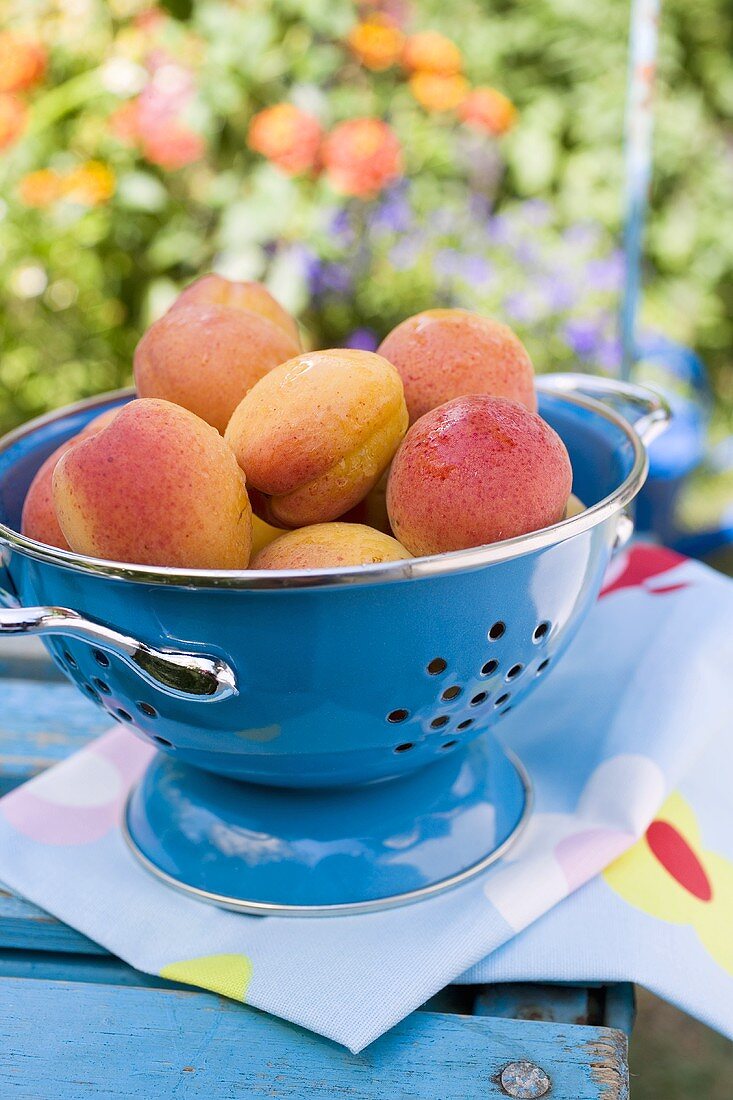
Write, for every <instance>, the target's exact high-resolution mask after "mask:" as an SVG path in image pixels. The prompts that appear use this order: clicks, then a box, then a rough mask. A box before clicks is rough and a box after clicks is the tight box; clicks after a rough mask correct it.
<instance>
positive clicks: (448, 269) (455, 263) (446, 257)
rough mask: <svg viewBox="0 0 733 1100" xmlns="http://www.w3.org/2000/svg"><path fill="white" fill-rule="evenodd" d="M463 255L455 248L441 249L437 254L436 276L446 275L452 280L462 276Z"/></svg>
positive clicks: (435, 262)
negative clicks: (454, 277)
mask: <svg viewBox="0 0 733 1100" xmlns="http://www.w3.org/2000/svg"><path fill="white" fill-rule="evenodd" d="M461 259H462V257H461V253H460V252H458V250H457V249H455V248H441V249H439V250H438V251H437V252H436V253H435V257H434V259H433V269H434V270H435V273H436V275H444V276H447V277H448V278H451V277H452V276H454V275H458V274H460V270H461Z"/></svg>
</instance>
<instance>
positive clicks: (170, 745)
mask: <svg viewBox="0 0 733 1100" xmlns="http://www.w3.org/2000/svg"><path fill="white" fill-rule="evenodd" d="M153 741H157V742H158V744H159V745H163V746H164V748H166V749H172V748H173V742H172V741H168V740H167V739H166V738H165V737H158V735H157V734H156V735H155V736H154V737H153Z"/></svg>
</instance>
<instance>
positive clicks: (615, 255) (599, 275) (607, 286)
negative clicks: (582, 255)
mask: <svg viewBox="0 0 733 1100" xmlns="http://www.w3.org/2000/svg"><path fill="white" fill-rule="evenodd" d="M624 270H625V269H624V257H623V253H622V252H619V251H615V252H612V253H611V254H610V255H609V256H603V257H602V258H601V259H598V260H590V261H589V263H588V264H587V266H586V268H585V274H586V278H587V280H588V285H589V286H590V287H592V289H593V290H598V291H601V292H602V293H613V292H615V291H618V290H620V288H621V284H622V283H623V278H624Z"/></svg>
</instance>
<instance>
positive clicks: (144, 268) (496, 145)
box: [0, 0, 733, 429]
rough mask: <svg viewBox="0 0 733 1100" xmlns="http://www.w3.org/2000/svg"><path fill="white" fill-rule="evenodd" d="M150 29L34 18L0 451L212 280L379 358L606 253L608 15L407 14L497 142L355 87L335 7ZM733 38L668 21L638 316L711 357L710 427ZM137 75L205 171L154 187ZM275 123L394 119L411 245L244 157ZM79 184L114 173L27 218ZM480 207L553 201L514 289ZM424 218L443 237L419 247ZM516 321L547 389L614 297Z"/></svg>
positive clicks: (515, 270)
mask: <svg viewBox="0 0 733 1100" xmlns="http://www.w3.org/2000/svg"><path fill="white" fill-rule="evenodd" d="M166 7H167V9H168V11H169V12H170V13H171V17H168V18H164V19H162V20H161V21H160V22H159V23H157V24H156V25H155V26H154V27H151V26H148V25H145V21H144V20H142V21H141V20H140V18H139V16H140V13H141V10H142V9H141V6H140V4H139V3H136V0H112V2H111V3H107V2H103V0H93V2H91V3H90V4H89V5H88V6H87V7H86V8H84V9H79V8H78V6H77V5H73V6H72V5H69V6H68V8H66V7H65V5H64V3H63V2H61V3H53V4H52V3H51V2H50V0H48V2H47V3H44V2H43V0H40V2H39V3H38V4H36V5H34V9H33V10H34V13H35V14H34V16H33V18H34V20H35V23H34V24H33V26H34V27H35V29H36V32H37V33H38V34H39V35H40V36H42V37H43V38H44V40H45V41H46V43H47V45H48V47H49V54H50V65H49V73H48V74H47V77H46V79H45V81H44V82H43V84H42V85H40V86H39V87H38V88H36V89H32V90H31V91H30V92H28V93H27V99H28V102H29V107H30V114H29V125H28V128H27V130H26V133H25V134H24V135H23V136H22V137H21V138H20V140H18V141H17V142H16V143H15V144H14V145H13V146H11V147H8V148H6V149H5V150H3V151H2V152H1V153H0V193H2V196H3V206H2V211H3V220H2V222H0V225H1V227H2V230H1V235H0V273H1V276H2V277H1V278H0V310H1V311H2V318H3V323H2V332H1V333H0V428H2V429H5V428H7V427H10V426H11V425H12V424H14V423H16V422H18V421H19V420H22V419H24V418H26V417H28V416H30V415H33V414H35V413H37V412H41V411H43V410H45V409H46V408H49V407H52V406H55V405H58V404H62V403H64V402H67V401H70V400H73V399H75V398H77V397H80V396H83V395H86V394H88V393H92V392H94V391H97V390H100V389H106V388H110V387H113V386H116V385H119V384H122V383H124V382H126V381H127V380H128V379H129V376H130V364H131V359H132V352H133V350H134V346H135V343H136V341H137V339H138V338H139V336H140V334H141V332H142V330H143V329H144V327H145V325H146V324H148V323H149V322H150V320H151V319H152V318H153V317H154V316H156V315H157V314H159V313H160V312H161V310H163V309H164V308H165V307H166V306H167V305H168V304H169V302H170V301H171V299H172V297H173V296H174V294H175V293H176V291H177V289H178V288H179V287H180V286H182V285H183V284H185V282H186V281H188V280H190V279H191V278H193V277H194V276H195V275H197V274H198V273H199V272H200V271H202V270H206V269H208V268H210V267H211V266H214V265H215V266H216V267H217V269H218V270H221V271H222V272H224V273H225V274H229V275H230V276H233V277H242V278H267V279H268V281H269V282H270V284H271V285H272V286H273V288H274V289H275V291H276V292H277V293H278V294H279V295H280V296H281V297H282V298H283V300H284V302H285V304H286V305H288V306H290V307H291V308H294V309H296V310H297V311H299V312H300V313H301V315H302V317H303V318H304V320H305V321H306V323H307V326H308V328H309V330H310V334H311V339H312V341H313V342H314V343H321V342H324V341H326V342H331V341H338V340H343V339H344V338H346V337H347V336H348V334H349V333H350V332H351V331H352V330H353V329H355V328H360V327H367V328H369V329H371V330H373V331H374V332H375V333H376V334H377V335H379V334H381V333H382V332H383V331H386V329H388V328H389V326H390V325H391V324H392V323H394V321H396V320H398V319H399V318H401V317H403V316H405V315H407V314H409V313H410V312H412V311H414V310H415V309H417V308H422V307H424V306H425V305H429V304H432V303H433V302H435V301H436V300H437V301H451V302H460V303H464V304H467V305H471V306H474V307H476V308H483V309H487V310H491V311H493V312H498V313H500V314H502V313H504V312H505V310H506V309H507V308H508V307H507V301H508V296H509V295H511V294H513V293H514V292H520V291H522V292H523V293H524V294H525V297H526V295H527V294H529V296H530V297H531V296H532V295H533V294H539V291H538V290H537V288H536V287H534V286H527V285H524V286H522V283H523V281H524V282H525V283H526V282H527V281H528V280H531V279H539V278H540V275H543V273H544V274H545V275H546V274H547V272H550V273H551V272H552V271H553V270H554V269H556V270H557V271H558V276H559V277H562V276H563V274H564V269H565V268H570V267H572V257H569V255H568V247H567V240H566V236H565V233H566V230H567V227H570V226H573V225H575V224H578V223H587V222H592V223H595V224H596V225H597V226H598V234H597V243H596V246H594V248H595V252H593V255H595V256H602V255H604V254H606V253H608V252H609V250H610V249H611V247H612V245H613V242H614V239H616V240H617V239H618V234H619V230H620V225H621V217H622V210H621V193H622V159H621V149H622V137H621V136H622V129H623V109H624V93H625V80H626V65H627V56H626V55H627V43H626V37H627V23H628V8H627V5H626V4H619V3H615V2H614V0H599V2H598V3H596V4H589V3H588V2H587V0H523V2H522V3H521V4H514V3H509V0H493V2H492V3H491V4H487V3H484V2H483V0H453V3H452V4H450V5H446V4H444V3H442V2H441V0H422V2H421V3H419V4H417V5H416V6H415V8H414V10H413V15H412V16H411V18H410V21H409V24H408V27H407V29H408V30H412V29H424V28H435V29H439V30H443V31H444V32H445V33H446V34H447V35H449V36H450V37H451V38H453V39H454V40H455V41H456V42H457V43H458V45H459V46H460V48H461V50H462V52H463V56H464V62H465V71H466V75H467V77H468V78H469V80H470V82H471V83H472V84H490V85H493V86H495V87H497V88H499V89H501V90H502V91H504V92H506V93H507V94H508V95H509V96H510V97H511V98H512V99H513V101H514V102H515V103H516V104H517V106H518V108H519V111H520V119H519V123H518V125H517V126H516V128H515V129H514V130H513V131H512V132H511V133H509V134H508V135H507V136H505V137H504V138H502V139H501V140H499V141H496V140H494V139H492V138H490V137H489V136H488V135H476V134H472V133H471V132H470V131H468V130H467V129H466V128H465V127H463V126H462V125H461V124H460V123H459V122H458V120H457V119H456V118H455V117H454V116H453V115H445V114H429V113H427V112H426V111H425V110H424V109H423V108H422V107H420V106H419V105H418V104H417V103H416V101H415V100H414V98H413V97H412V95H411V93H410V91H409V89H408V87H407V84H406V81H405V75H404V74H403V73H401V72H400V71H399V70H398V69H391V70H389V71H387V72H384V73H375V72H370V71H369V70H367V69H365V68H363V67H362V66H361V65H360V64H359V63H358V62H357V61H356V59H355V58H354V57H353V56H352V55H351V53H350V51H349V49H348V47H347V45H346V43H345V37H346V35H347V34H348V32H349V29H350V27H351V26H352V25H353V23H354V22H355V19H356V11H355V8H354V6H353V5H352V4H351V3H350V2H349V0H248V3H246V4H236V3H227V2H225V0H197V2H195V3H194V4H192V5H189V4H187V3H183V2H180V0H175V2H173V0H171V2H170V3H167V4H166ZM0 10H1V8H0ZM10 16H11V18H9V19H7V20H6V19H3V23H11V24H12V23H13V22H18V21H19V14H18V11H17V6H15V5H11V11H10ZM23 26H24V27H26V29H27V26H28V19H27V18H26V17H24V20H23ZM732 28H733V18H732V16H731V11H730V8H729V6H728V4H727V3H726V2H725V0H665V4H664V11H663V19H662V28H661V31H662V33H661V63H660V78H659V89H658V120H657V130H656V142H655V176H654V186H653V193H652V214H651V219H650V225H649V232H648V264H647V272H646V295H645V302H644V320H645V322H646V323H647V324H649V325H652V326H655V327H658V328H660V329H661V330H662V331H664V332H665V333H667V334H668V335H670V336H672V337H675V338H678V339H680V340H682V341H684V342H688V343H691V344H692V345H694V346H695V347H696V348H697V349H698V350H700V351H701V352H702V354H703V355H704V356H705V357H706V358H707V360H708V361H709V363H710V364H711V365H712V367H713V369H714V374H715V383H716V387H717V392H718V395H719V397H720V398H721V401H722V402H724V403H725V404H727V406H728V407H733V369H732V368H731V364H730V356H729V351H728V349H729V347H730V346H731V342H732V341H733V327H732V326H733V320H732V319H731V309H730V306H731V302H732V301H733V228H731V224H732V223H731V220H730V218H729V217H728V207H729V204H730V200H731V194H733V157H732V156H731V144H730V138H731V135H730V130H729V125H730V117H731V113H732V111H733V70H731V67H730V61H729V59H730V53H731V46H732V45H733V41H732V40H733V29H732ZM151 51H158V52H159V53H160V52H161V51H163V53H164V55H165V57H166V58H167V59H168V60H169V61H170V62H172V63H173V65H174V67H175V66H179V68H180V69H182V70H183V72H184V73H186V72H188V73H190V74H192V79H193V81H194V82H195V94H192V95H190V96H188V97H187V96H185V95H184V96H183V97H182V106H181V113H182V117H183V118H184V121H185V125H186V126H187V127H189V128H190V129H191V130H192V131H194V132H198V133H201V134H203V135H205V138H206V151H205V155H204V156H202V157H200V158H199V159H194V160H193V161H192V163H190V164H189V165H187V166H185V167H181V168H171V167H165V166H161V165H160V164H159V163H154V160H155V158H153V159H152V160H151V158H150V156H148V155H146V154H145V151H144V150H142V149H141V148H140V145H139V144H135V143H132V144H130V143H129V142H128V143H126V142H125V141H123V140H120V137H119V136H118V135H117V134H116V133H115V131H114V128H113V127H112V125H111V123H110V119H111V117H113V116H114V114H115V112H116V111H117V110H118V109H119V108H120V107H121V106H124V105H125V103H127V102H129V101H131V100H132V99H134V97H135V95H137V93H138V92H139V91H140V88H141V86H142V85H144V84H145V82H146V81H149V80H150V78H151V71H152V70H151V64H150V54H151ZM184 100H185V102H183V101H184ZM282 101H288V102H292V103H295V104H296V105H298V106H300V107H301V108H303V109H305V110H307V111H309V112H310V113H313V114H315V115H316V116H317V117H318V118H319V119H320V121H321V123H322V125H323V127H324V129H326V130H328V129H329V128H331V127H333V126H334V125H335V124H337V123H338V122H339V121H341V120H344V119H349V118H353V117H358V116H365V115H376V116H377V117H381V118H385V119H387V121H388V122H389V123H390V125H391V126H392V127H393V128H394V130H395V132H396V133H397V135H398V137H399V139H400V141H401V143H402V145H403V148H404V153H405V163H406V171H407V175H408V177H409V179H410V181H411V183H410V187H409V190H408V192H407V195H408V200H409V206H410V210H411V218H412V222H411V225H410V226H409V227H404V226H403V227H401V228H398V229H394V228H392V229H390V230H384V231H377V230H376V229H375V228H374V226H375V224H376V222H374V218H375V217H377V214H378V210H379V204H378V203H377V204H374V203H368V202H364V201H363V200H361V199H350V200H349V199H345V198H343V197H341V196H338V195H336V194H335V193H334V192H333V191H332V190H331V189H330V187H329V185H328V183H327V182H326V181H325V180H323V179H313V178H310V177H308V176H305V177H298V178H291V177H288V176H285V175H283V174H281V173H280V172H279V171H278V170H277V169H276V168H274V167H273V166H272V165H270V164H269V163H267V162H266V161H264V160H263V159H262V158H261V157H259V156H257V155H255V154H254V153H252V152H251V150H250V149H249V148H248V146H247V131H248V126H249V122H250V119H251V117H252V115H253V114H254V113H255V112H257V111H259V110H261V109H262V108H264V107H266V106H269V105H272V104H276V103H279V102H282ZM88 161H95V162H96V161H99V162H102V163H103V164H105V165H107V166H109V168H110V169H111V170H112V172H113V173H114V176H115V179H116V187H115V191H114V194H113V195H112V197H111V198H109V200H108V201H100V202H99V203H98V204H96V205H95V204H93V203H92V204H89V203H87V204H84V203H79V202H77V201H74V200H73V196H72V197H71V199H68V198H67V199H63V200H61V201H57V202H54V203H50V204H48V205H45V206H41V207H39V208H37V209H36V208H31V207H29V205H28V204H27V202H25V201H24V200H23V198H22V189H21V188H22V181H23V179H24V177H25V176H26V175H27V174H28V173H29V172H33V171H36V170H38V169H51V170H52V171H53V172H54V173H57V174H58V175H59V176H60V177H65V175H68V173H70V172H72V171H73V170H74V169H75V168H77V167H78V166H79V165H83V164H85V163H86V162H88ZM19 189H20V190H19ZM477 196H478V197H479V198H483V199H484V200H486V202H488V204H489V205H490V206H492V207H494V209H498V210H499V211H506V212H508V214H509V215H510V222H511V218H512V217H515V214H516V212H517V211H521V209H522V208H523V204H525V203H526V202H528V201H530V202H531V201H534V200H538V199H541V200H544V201H547V202H549V204H550V205H551V207H552V211H553V212H552V216H551V217H550V218H547V219H545V220H544V221H542V219H540V221H541V224H537V225H536V227H535V228H534V229H533V228H532V227H531V226H529V227H528V225H527V219H526V218H524V220H522V218H521V217H520V215H519V214H516V216H517V217H519V222H520V223H521V224H522V226H523V228H522V229H521V233H523V234H525V235H527V234H529V235H530V237H531V236H532V235H533V234H534V236H535V237H536V240H535V241H534V242H532V241H530V243H534V244H536V252H537V253H538V254H539V255H540V258H539V259H536V262H535V260H533V261H532V262H531V263H527V264H526V265H525V266H524V267H523V266H522V261H521V252H519V251H517V250H516V249H515V251H514V252H513V253H512V254H511V255H510V254H509V252H507V251H506V250H505V249H504V250H502V248H498V247H497V245H496V243H495V242H494V241H493V238H491V235H490V234H488V235H487V234H485V232H484V231H485V229H486V227H485V225H482V224H481V223H480V222H476V223H475V224H474V225H472V224H471V216H470V215H469V214H468V213H467V211H469V208H470V209H474V208H473V207H470V203H471V202H472V201H473V199H474V198H476V197H477ZM528 209H529V208H528ZM512 212H514V213H512ZM441 213H442V214H443V215H444V216H447V218H448V221H449V222H451V225H449V226H448V227H447V228H446V227H444V228H442V229H439V230H438V229H435V228H434V227H435V224H436V222H437V220H438V219H439V215H441ZM339 215H342V216H343V218H345V219H346V221H347V222H348V224H349V225H351V226H352V228H353V227H354V226H356V229H357V236H358V235H359V233H360V234H361V239H360V240H357V241H355V242H353V243H351V244H349V243H348V234H347V237H346V238H345V237H344V236H343V235H342V236H341V237H339V236H338V234H336V233H335V232H334V229H333V226H334V224H335V223H336V221H338V217H339ZM473 216H474V218H475V214H474V215H473ZM512 224H519V223H512ZM359 227H361V228H360V229H359ZM517 232H519V231H517ZM482 234H483V235H482ZM520 235H521V234H520ZM403 237H412V238H415V239H416V240H418V243H419V248H417V250H416V253H415V258H414V260H413V262H412V263H411V264H407V265H402V266H400V265H396V264H395V263H394V262H393V257H394V252H393V250H394V247H395V245H396V244H398V243H399V241H400V240H401V239H402V238H403ZM303 244H304V245H305V246H306V249H305V250H304V249H303V247H302V245H303ZM461 249H464V250H473V251H474V252H476V253H477V254H479V253H482V254H483V255H484V256H485V259H486V260H487V262H488V263H489V264H490V265H491V266H492V267H493V268H494V269H495V270H497V271H498V272H499V273H500V283H498V284H497V283H496V282H494V283H493V284H491V285H489V284H487V286H486V287H485V288H483V289H482V287H480V286H477V285H475V284H474V283H472V282H471V279H468V280H467V279H466V278H465V276H464V277H460V276H456V277H455V278H453V279H452V281H451V282H450V285H448V284H447V283H446V280H445V278H444V277H443V276H441V273H440V271H439V270H438V266H439V263H440V258H441V255H442V254H443V253H444V252H445V250H453V252H455V251H457V250H461ZM482 250H483V252H482ZM578 256H579V257H580V259H581V260H583V262H586V261H587V262H590V261H591V259H592V256H591V253H588V254H583V255H580V253H579V254H578ZM306 261H307V263H306ZM308 264H310V268H309V267H308ZM314 264H315V265H316V266H317V267H318V270H319V272H321V274H322V273H323V270H324V268H325V271H326V273H328V272H329V271H333V270H335V271H336V272H337V273H338V270H339V269H340V268H343V267H344V266H351V268H352V275H351V283H350V286H349V289H348V293H344V292H342V293H341V294H339V293H338V292H337V291H335V290H331V291H325V292H324V291H323V290H321V291H320V292H318V293H316V290H315V289H314V285H315V284H314V278H313V270H312V268H313V265H314ZM576 276H577V278H576V282H577V280H578V278H582V273H581V275H580V276H578V274H577V272H576ZM576 276H574V277H576ZM543 277H544V275H543ZM543 293H544V292H543ZM530 304H531V303H530ZM534 304H535V306H536V307H537V308H534V314H533V316H531V317H525V318H524V319H521V318H512V317H507V319H508V320H510V321H511V322H512V323H516V324H517V326H518V328H519V329H520V331H522V334H523V335H524V336H525V338H526V339H527V340H528V342H529V343H530V345H531V347H532V350H533V353H534V355H535V357H536V358H537V360H538V364H539V365H540V366H541V367H551V366H555V365H558V364H563V363H565V362H568V361H570V360H571V357H572V355H573V354H575V351H574V345H572V343H568V338H567V332H566V326H567V322H568V320H569V319H572V318H573V316H574V313H575V311H577V312H578V313H579V314H580V315H581V316H583V317H586V318H588V317H590V318H592V319H593V323H594V324H595V325H596V327H597V328H598V330H599V331H600V328H601V327H602V325H606V326H607V323H608V318H609V317H610V316H611V313H612V311H613V307H614V303H613V300H612V297H611V296H610V295H609V293H605V297H604V295H603V294H600V295H599V294H596V296H595V297H594V296H593V294H590V295H589V294H585V295H581V296H580V297H578V296H576V298H575V299H573V303H572V304H571V305H569V306H567V305H566V306H565V307H562V308H560V307H555V306H551V305H550V304H548V303H540V304H539V305H537V303H534ZM525 306H526V302H525ZM532 312H533V310H532V309H530V310H529V313H532ZM603 339H604V340H606V335H604V336H603ZM600 365H603V363H602V362H601V363H600Z"/></svg>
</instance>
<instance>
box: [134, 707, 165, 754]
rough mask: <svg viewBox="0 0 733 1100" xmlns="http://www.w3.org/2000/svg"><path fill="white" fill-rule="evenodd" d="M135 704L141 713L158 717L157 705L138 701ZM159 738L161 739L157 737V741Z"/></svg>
mask: <svg viewBox="0 0 733 1100" xmlns="http://www.w3.org/2000/svg"><path fill="white" fill-rule="evenodd" d="M135 706H136V707H137V709H138V710H139V711H140V713H141V714H144V715H145V716H146V717H147V718H157V717H158V712H157V710H156V709H155V707H151V705H150V703H136V704H135ZM157 740H159V738H156V741H157ZM169 743H170V742H168V741H166V745H167V744H169Z"/></svg>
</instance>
